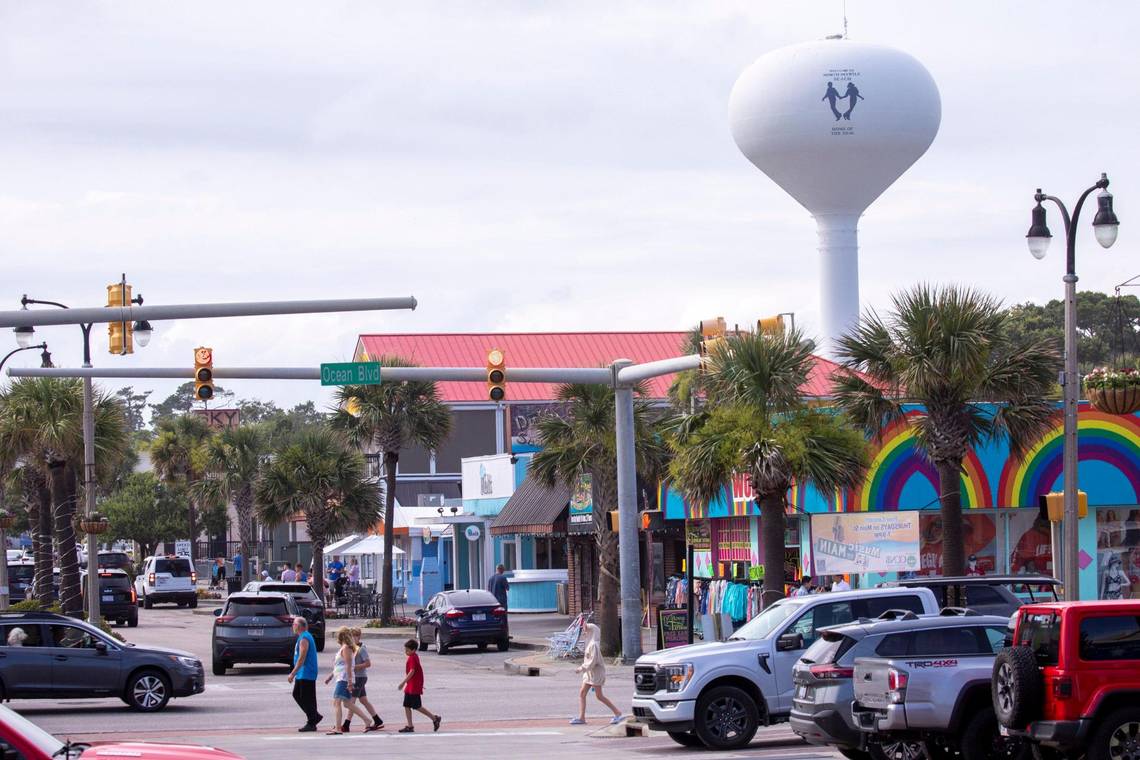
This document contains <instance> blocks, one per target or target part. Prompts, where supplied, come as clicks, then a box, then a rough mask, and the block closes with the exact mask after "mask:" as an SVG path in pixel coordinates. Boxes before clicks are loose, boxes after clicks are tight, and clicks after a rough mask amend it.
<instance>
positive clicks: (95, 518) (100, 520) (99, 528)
mask: <svg viewBox="0 0 1140 760" xmlns="http://www.w3.org/2000/svg"><path fill="white" fill-rule="evenodd" d="M110 527H111V522H110V521H109V520H108V519H107V518H106V517H104V516H103V515H101V514H99V513H98V512H92V513H91V514H90V515H85V516H83V517H80V518H79V529H80V530H82V531H83V532H84V533H86V534H88V535H93V536H97V535H99V534H100V533H106V532H107V530H108V528H110Z"/></svg>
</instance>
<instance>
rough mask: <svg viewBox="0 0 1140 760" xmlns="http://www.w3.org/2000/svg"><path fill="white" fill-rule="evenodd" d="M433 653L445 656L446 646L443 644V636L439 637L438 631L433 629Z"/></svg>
mask: <svg viewBox="0 0 1140 760" xmlns="http://www.w3.org/2000/svg"><path fill="white" fill-rule="evenodd" d="M435 651H436V654H447V644H444V643H443V636H441V635H440V633H439V629H438V628H436V629H435Z"/></svg>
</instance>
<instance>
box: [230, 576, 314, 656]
mask: <svg viewBox="0 0 1140 760" xmlns="http://www.w3.org/2000/svg"><path fill="white" fill-rule="evenodd" d="M242 591H243V592H249V593H252V594H265V593H271V594H288V595H289V596H291V597H293V601H294V602H296V603H297V609H299V610H300V611H301V614H302V615H304V616H305V619H306V620H308V621H309V633H311V634H313V642H314V643H316V645H317V651H318V652H323V651H325V603H324V602H322V601H321V598H320V597H319V596H317V592H316V591H314V590H313V587H312V586H310V585H309V584H308V583H304V582H302V583H283V582H282V581H250V582H249V583H247V584H245V588H243V589H242Z"/></svg>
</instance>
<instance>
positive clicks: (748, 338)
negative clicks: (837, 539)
mask: <svg viewBox="0 0 1140 760" xmlns="http://www.w3.org/2000/svg"><path fill="white" fill-rule="evenodd" d="M814 361H815V360H814V357H812V355H811V350H810V348H809V344H806V343H804V342H803V341H802V339H801V336H800V335H799V333H797V332H795V331H790V332H787V333H784V334H781V335H774V336H773V335H764V334H753V333H744V334H740V335H734V336H730V337H728V338H727V339H726V340H725V342H724V343H723V344H721V345H719V346H717V347H716V348H714V349H713V351H712V355H711V356H710V358H709V369H708V371H707V374H706V377H705V380H704V386H705V389H706V393H707V397H706V404H705V406H704V408H703V409H701V410H700V411H698V412H695V413H692V414H682V415H680V416H679V417H677V418H676V419H675V420H674V421H673V436H672V439H671V445H672V447H673V450H674V454H675V457H674V459H673V462H672V464H671V465H670V468H669V471H670V476H671V478H672V482H673V484H674V485H675V486H676V487H677V488H678V489H679V490H680V491H681V493H682V494H683V495H684V496H685V497H686V498H687V499H690V500H692V501H694V502H696V503H698V504H708V503H709V502H710V501H712V500H713V499H715V498H717V497H718V496H720V495H721V494H722V493H723V491H724V486H725V484H726V483H728V482H729V480H730V479H731V477H732V476H733V475H735V474H747V476H748V478H749V481H750V483H751V485H752V489H753V492H754V493H755V494H756V501H757V503H758V504H759V505H760V530H761V543H762V544H763V549H764V563H765V565H767V566H768V567H769V568H771V569H772V570H774V571H775V572H771V571H770V573H771V574H770V575H769V576H768V577H769V578H772V579H774V581H775V582H774V583H772V584H769V583H767V582H766V583H765V584H764V593H763V603H764V605H765V606H767V605H768V604H771V603H772V602H774V601H776V600H777V599H780V598H781V597H783V595H784V587H783V572H782V570H781V568H782V567H783V556H784V527H785V510H786V508H787V493H788V489H789V488H790V487H791V486H792V484H793V483H797V484H799V485H800V486H801V487H802V486H805V485H808V484H810V485H813V486H815V487H816V488H817V489H819V490H820V491H821V492H823V493H825V494H826V493H833V492H834V491H835V490H836V489H840V488H849V487H853V486H855V485H856V484H858V483H859V482H860V481H861V479H862V477H863V474H864V473H865V472H866V469H867V458H868V446H867V443H866V441H865V440H864V439H863V436H862V435H861V434H860V433H859V432H858V431H857V430H855V429H854V428H852V427H850V426H848V425H847V424H846V423H845V421H844V420H843V419H842V418H841V417H839V416H837V415H835V414H832V413H829V412H827V411H821V410H815V409H811V408H809V407H808V406H807V404H806V400H805V398H804V397H803V396H802V395H801V393H800V388H801V387H802V386H803V384H804V383H805V382H806V381H807V377H808V372H809V371H810V370H811V367H812V364H813V363H814Z"/></svg>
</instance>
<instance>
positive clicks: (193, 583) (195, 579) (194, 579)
mask: <svg viewBox="0 0 1140 760" xmlns="http://www.w3.org/2000/svg"><path fill="white" fill-rule="evenodd" d="M190 585H191V586H197V585H198V573H196V572H194V571H193V570H191V571H190Z"/></svg>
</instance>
